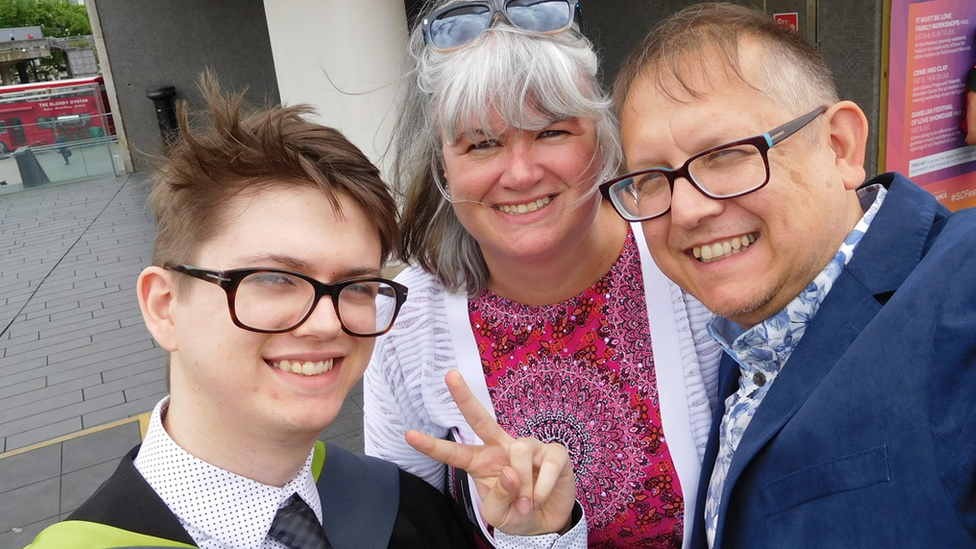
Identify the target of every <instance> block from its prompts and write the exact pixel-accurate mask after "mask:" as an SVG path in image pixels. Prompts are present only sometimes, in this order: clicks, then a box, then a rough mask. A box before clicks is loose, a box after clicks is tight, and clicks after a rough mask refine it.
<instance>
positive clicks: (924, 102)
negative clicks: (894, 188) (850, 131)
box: [884, 0, 976, 210]
mask: <svg viewBox="0 0 976 549" xmlns="http://www.w3.org/2000/svg"><path fill="white" fill-rule="evenodd" d="M890 43H891V48H890V57H889V59H890V61H889V79H888V128H887V130H888V138H887V144H886V156H885V167H884V169H885V171H898V172H901V173H903V174H905V175H906V176H908V177H909V178H910V179H912V180H913V181H915V183H917V184H919V185H920V186H922V187H923V188H925V189H926V190H928V191H929V192H931V193H932V194H933V195H935V196H936V198H938V199H939V201H940V202H942V203H943V204H945V205H946V206H947V207H948V208H949V209H951V210H958V209H960V208H966V207H970V206H976V147H970V146H967V145H966V142H965V140H964V134H963V133H962V130H961V128H960V124H961V123H962V120H963V118H964V116H965V111H964V109H965V87H966V76H967V74H968V73H969V69H971V68H972V67H973V65H974V64H976V3H974V2H973V0H892V3H891V42H890Z"/></svg>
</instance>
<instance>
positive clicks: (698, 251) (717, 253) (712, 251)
mask: <svg viewBox="0 0 976 549" xmlns="http://www.w3.org/2000/svg"><path fill="white" fill-rule="evenodd" d="M755 241H756V235H755V234H747V235H742V236H736V237H733V238H732V239H731V240H725V241H723V242H716V243H714V244H711V245H708V244H706V245H705V246H701V247H699V246H695V247H694V248H692V250H691V253H692V254H693V255H694V256H695V258H696V259H698V260H700V261H701V262H702V263H710V262H712V261H717V260H719V259H725V258H726V257H729V256H731V255H735V254H737V253H739V252H741V251H743V250H745V249H746V248H748V247H749V245H750V244H752V243H753V242H755Z"/></svg>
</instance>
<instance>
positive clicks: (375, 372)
mask: <svg viewBox="0 0 976 549" xmlns="http://www.w3.org/2000/svg"><path fill="white" fill-rule="evenodd" d="M632 229H633V232H634V236H635V238H636V242H637V245H638V247H639V249H640V259H641V270H642V272H643V277H644V294H645V297H646V300H647V312H648V320H649V322H650V332H651V339H652V349H653V353H654V367H655V374H656V375H657V383H658V394H659V395H660V403H661V417H662V423H663V428H664V436H665V439H666V440H667V443H668V448H669V450H670V452H671V458H672V460H673V461H674V465H675V469H676V471H677V474H678V480H679V481H680V483H681V489H682V493H683V496H684V504H685V509H686V514H685V536H684V540H685V543H684V545H685V547H687V546H688V540H689V538H690V531H691V526H692V522H693V521H692V520H691V514H692V510H694V509H695V500H696V497H697V494H698V476H699V473H700V469H701V460H702V455H703V454H704V450H705V442H706V441H707V439H708V432H709V428H710V427H711V421H712V409H713V408H714V406H715V400H716V391H717V381H718V363H719V359H720V358H721V349H720V348H719V346H718V345H717V344H716V343H715V342H714V340H713V339H712V338H711V337H710V336H709V335H708V333H707V332H706V330H705V326H706V324H707V323H708V321H709V320H711V318H712V315H711V313H710V312H709V311H708V310H707V309H705V307H704V306H703V305H702V304H701V303H699V302H698V301H697V300H695V299H694V298H693V297H691V296H689V295H688V294H686V293H685V292H683V291H682V290H681V289H680V288H678V286H677V285H675V284H674V283H673V282H671V281H670V280H668V279H667V278H666V277H665V276H664V274H662V273H661V271H660V270H659V269H658V268H657V266H656V265H655V264H654V261H653V259H652V258H651V256H650V254H649V253H648V252H647V246H646V243H645V241H644V235H643V232H642V231H641V228H640V226H639V225H634V226H632ZM397 281H399V282H400V283H402V284H405V285H406V286H407V287H408V288H409V294H408V299H407V302H406V303H405V304H404V306H403V308H402V309H401V310H400V314H399V316H398V317H397V321H396V324H395V325H394V327H393V329H392V330H391V331H390V332H389V333H388V334H386V335H385V336H382V337H380V338H379V339H378V340H377V343H376V348H375V350H374V351H373V356H372V359H371V360H370V363H369V367H368V368H367V369H366V374H365V376H364V380H365V381H364V392H365V394H364V401H365V402H364V406H363V407H364V431H365V450H366V453H367V454H369V455H372V456H377V457H380V458H383V459H386V460H389V461H393V462H395V463H397V464H398V465H399V466H400V467H401V468H402V469H404V470H406V471H409V472H411V473H413V474H415V475H417V476H419V477H421V478H423V479H424V480H426V481H427V482H429V483H430V484H432V485H433V486H434V487H436V488H438V489H441V490H444V489H445V476H446V468H445V466H444V465H443V464H441V463H439V462H437V461H434V460H432V459H430V458H428V457H427V456H424V455H423V454H421V453H419V452H417V451H416V450H414V449H413V448H412V447H410V445H409V444H407V443H406V441H405V440H404V433H406V431H407V430H409V429H416V430H418V431H422V432H424V433H428V434H430V435H431V436H434V437H438V438H448V436H449V435H453V437H454V439H455V440H458V441H462V442H466V443H478V442H479V439H478V438H477V437H476V436H475V434H474V432H473V431H472V430H471V428H470V427H469V426H468V425H467V423H466V422H465V421H464V418H463V417H462V416H461V412H460V411H459V410H458V408H457V406H455V404H454V401H453V400H451V395H450V393H449V392H448V390H447V386H446V385H445V384H444V375H445V374H446V373H447V372H448V371H449V370H452V369H456V370H459V371H460V372H461V374H462V375H463V376H464V379H465V381H466V382H467V384H468V386H469V387H470V388H471V391H472V392H473V393H474V394H475V396H477V397H478V399H479V400H480V401H481V402H482V404H484V405H485V407H486V408H487V409H488V411H489V412H491V413H492V415H494V408H493V406H492V404H491V400H490V398H489V395H488V385H487V383H486V381H485V377H484V374H483V371H482V367H481V357H480V355H479V354H478V347H477V344H476V343H475V339H474V333H473V332H472V331H471V322H470V319H469V316H468V299H467V296H466V295H465V294H464V293H449V292H447V291H445V289H444V287H443V285H441V284H440V282H438V281H437V280H436V279H435V278H434V277H433V276H432V275H430V274H428V273H426V272H424V271H423V270H421V269H420V268H417V267H413V266H411V267H408V268H407V269H405V270H404V271H403V272H402V273H400V275H399V276H398V277H397ZM471 493H472V494H473V495H475V496H476V494H477V491H476V490H475V489H474V487H473V486H472V490H471ZM478 504H480V502H476V505H478ZM476 516H479V517H480V513H476ZM482 527H484V524H482Z"/></svg>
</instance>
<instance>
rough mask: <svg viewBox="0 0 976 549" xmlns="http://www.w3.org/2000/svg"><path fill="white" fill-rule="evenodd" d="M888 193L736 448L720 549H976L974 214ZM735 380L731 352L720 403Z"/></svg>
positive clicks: (913, 191)
mask: <svg viewBox="0 0 976 549" xmlns="http://www.w3.org/2000/svg"><path fill="white" fill-rule="evenodd" d="M879 182H880V183H883V184H884V185H885V186H886V187H887V188H888V195H887V197H886V198H885V202H884V204H883V205H882V207H881V209H880V211H879V212H878V214H877V217H876V218H875V219H874V221H873V223H872V225H871V228H870V229H869V230H868V232H867V234H866V235H865V236H864V238H863V239H862V241H861V243H860V245H859V246H858V248H857V251H856V252H855V254H854V257H853V258H852V259H851V261H850V263H849V265H848V266H847V268H846V269H845V270H844V271H843V272H842V273H841V275H840V277H839V278H838V279H837V281H836V282H835V283H834V285H833V288H832V289H831V290H830V293H829V294H828V295H827V297H826V299H825V300H824V302H823V304H822V305H821V308H820V310H819V311H818V313H817V316H816V317H815V318H814V320H813V322H812V323H811V324H810V326H808V327H807V330H806V333H805V334H804V336H803V339H802V340H801V342H800V344H799V345H798V346H797V348H796V349H795V350H794V352H793V354H792V356H791V357H790V359H789V361H788V362H787V364H786V366H785V367H784V368H783V370H782V371H781V372H780V374H779V375H778V376H777V378H776V382H775V384H774V385H773V386H772V387H771V388H770V390H769V393H768V394H767V395H766V397H765V399H764V400H763V403H762V405H761V406H760V407H759V409H758V410H757V411H756V415H755V417H754V418H753V419H752V422H751V423H750V425H749V427H748V428H747V429H746V431H745V433H744V435H743V437H742V440H741V442H740V444H739V446H738V448H737V449H736V453H735V456H734V457H733V459H732V463H731V468H730V471H729V474H728V478H727V481H726V484H725V489H724V492H723V494H722V502H721V506H720V508H719V515H718V529H717V530H716V542H715V549H719V548H721V549H739V548H741V549H759V548H766V547H768V548H775V549H784V548H801V547H804V548H805V547H809V548H811V549H813V548H816V549H824V548H835V547H850V548H858V549H871V548H879V549H880V548H893V547H897V548H912V549H917V548H923V547H926V548H927V547H931V548H939V549H946V548H956V547H976V210H963V211H960V212H956V213H954V214H951V213H950V212H949V211H948V210H947V209H946V208H945V207H943V206H942V205H940V204H939V203H938V202H937V201H936V200H935V199H934V198H933V197H932V195H931V194H929V193H928V192H926V191H924V190H922V189H920V188H918V187H917V186H915V185H914V184H913V183H911V182H910V181H909V180H907V179H905V178H904V177H902V176H900V175H896V174H885V175H882V176H879V177H878V178H876V179H874V180H873V181H870V182H869V183H868V184H872V183H879ZM738 375H739V370H738V366H737V365H736V364H735V362H734V361H733V360H732V359H731V358H730V357H729V356H725V357H724V359H723V362H722V366H721V381H720V386H721V387H720V391H721V393H720V398H721V399H724V396H726V395H729V394H731V393H732V392H734V391H735V390H736V389H737V387H738V380H737V377H738ZM721 399H720V402H719V406H718V409H717V410H716V413H715V421H714V423H713V429H712V434H711V438H710V440H709V443H708V446H707V448H706V455H705V467H704V470H703V471H702V480H701V484H700V494H699V496H698V508H697V509H696V510H695V516H694V521H695V532H694V536H693V538H692V546H693V547H695V548H696V549H697V548H703V547H706V541H705V529H704V524H703V523H704V520H703V517H704V503H705V493H706V491H707V488H708V481H709V478H710V477H711V469H712V466H713V465H714V460H715V455H716V452H717V439H718V431H717V428H718V422H719V420H720V419H721V417H722V414H723V412H724V409H723V406H722V404H723V402H722V400H721Z"/></svg>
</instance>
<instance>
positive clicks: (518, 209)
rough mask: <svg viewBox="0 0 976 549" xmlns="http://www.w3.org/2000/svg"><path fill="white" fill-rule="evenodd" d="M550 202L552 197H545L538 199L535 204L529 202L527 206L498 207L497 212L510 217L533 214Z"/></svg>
mask: <svg viewBox="0 0 976 549" xmlns="http://www.w3.org/2000/svg"><path fill="white" fill-rule="evenodd" d="M550 202H552V197H551V196H547V197H545V198H540V199H539V200H536V201H535V202H529V203H528V204H505V205H503V206H498V209H499V211H501V212H503V213H507V214H512V215H519V214H524V213H529V212H534V211H536V210H538V209H539V208H541V207H543V206H545V205H547V204H549V203H550Z"/></svg>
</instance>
